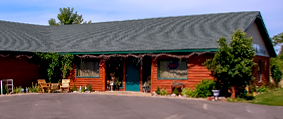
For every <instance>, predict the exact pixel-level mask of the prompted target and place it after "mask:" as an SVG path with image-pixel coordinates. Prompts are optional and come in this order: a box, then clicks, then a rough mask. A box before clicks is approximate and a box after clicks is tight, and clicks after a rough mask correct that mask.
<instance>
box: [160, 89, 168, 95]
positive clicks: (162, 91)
mask: <svg viewBox="0 0 283 119" xmlns="http://www.w3.org/2000/svg"><path fill="white" fill-rule="evenodd" d="M167 94H168V93H167V91H166V90H165V89H164V88H163V89H162V90H161V91H160V95H167Z"/></svg>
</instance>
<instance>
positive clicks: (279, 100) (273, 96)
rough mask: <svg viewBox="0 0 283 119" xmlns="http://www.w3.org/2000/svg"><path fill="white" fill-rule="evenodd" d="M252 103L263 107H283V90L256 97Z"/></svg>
mask: <svg viewBox="0 0 283 119" xmlns="http://www.w3.org/2000/svg"><path fill="white" fill-rule="evenodd" d="M251 103H255V104H262V105H273V106H283V89H282V88H281V89H276V90H272V91H269V92H266V93H264V94H260V95H257V96H255V99H254V100H253V101H251Z"/></svg>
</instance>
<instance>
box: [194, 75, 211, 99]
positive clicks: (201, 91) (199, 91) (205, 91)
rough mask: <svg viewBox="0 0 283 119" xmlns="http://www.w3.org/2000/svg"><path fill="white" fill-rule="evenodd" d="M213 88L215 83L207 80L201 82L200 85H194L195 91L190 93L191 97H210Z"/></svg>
mask: <svg viewBox="0 0 283 119" xmlns="http://www.w3.org/2000/svg"><path fill="white" fill-rule="evenodd" d="M213 86H215V82H214V81H212V80H209V79H203V80H201V82H200V84H197V85H196V89H195V90H194V91H193V93H192V97H204V98H206V97H208V96H210V95H212V92H211V90H212V88H213Z"/></svg>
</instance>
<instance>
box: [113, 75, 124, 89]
mask: <svg viewBox="0 0 283 119" xmlns="http://www.w3.org/2000/svg"><path fill="white" fill-rule="evenodd" d="M121 83H122V82H121V81H119V77H117V78H115V81H114V86H115V89H117V90H119V86H120V85H121Z"/></svg>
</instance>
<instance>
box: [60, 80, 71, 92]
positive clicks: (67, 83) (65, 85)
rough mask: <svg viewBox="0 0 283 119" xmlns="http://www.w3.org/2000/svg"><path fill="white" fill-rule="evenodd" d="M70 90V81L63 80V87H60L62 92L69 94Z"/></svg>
mask: <svg viewBox="0 0 283 119" xmlns="http://www.w3.org/2000/svg"><path fill="white" fill-rule="evenodd" d="M69 89H70V79H62V85H61V86H60V92H61V93H62V92H63V91H64V92H67V93H68V92H69Z"/></svg>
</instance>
